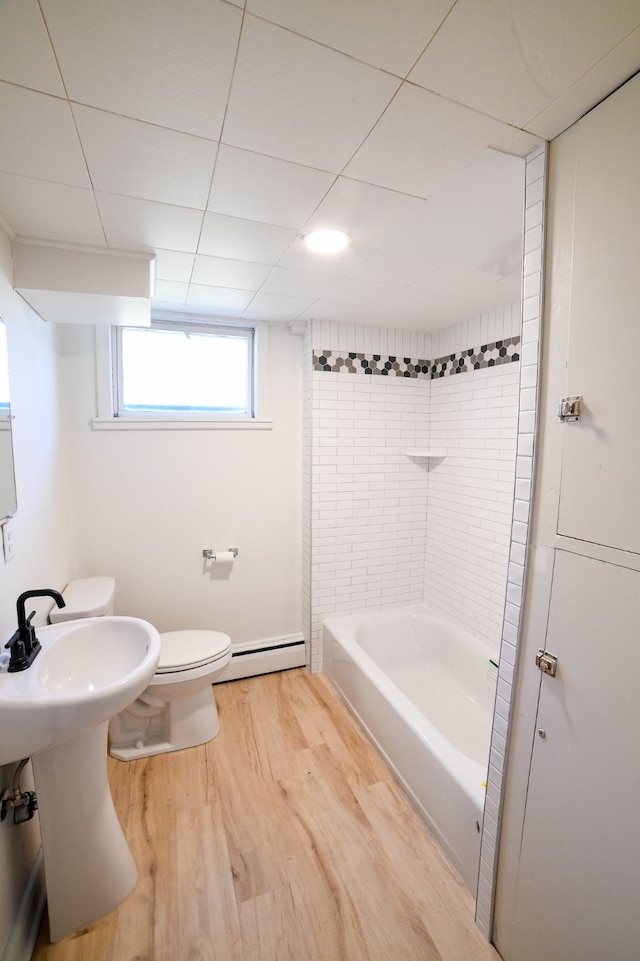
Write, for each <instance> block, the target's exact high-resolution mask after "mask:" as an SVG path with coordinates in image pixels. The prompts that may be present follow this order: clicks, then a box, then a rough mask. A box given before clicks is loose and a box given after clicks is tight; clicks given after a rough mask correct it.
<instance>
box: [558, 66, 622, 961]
mask: <svg viewBox="0 0 640 961" xmlns="http://www.w3.org/2000/svg"><path fill="white" fill-rule="evenodd" d="M639 116H640V76H637V77H635V78H634V79H633V80H631V81H629V83H627V84H626V86H625V87H623V88H622V89H621V90H619V91H618V92H617V93H615V94H613V96H612V97H610V98H609V99H608V100H606V101H605V102H604V103H603V104H601V105H600V106H599V107H597V108H596V109H595V110H594V111H593V112H592V113H591V114H589V115H588V116H586V117H585V118H584V119H583V120H581V121H580V125H579V129H578V138H579V139H578V159H577V168H576V172H575V177H576V181H575V182H576V193H575V224H574V236H573V269H572V294H571V327H570V341H569V357H568V363H569V368H568V375H569V376H568V385H569V394H570V395H576V394H577V395H582V396H583V397H584V404H585V408H586V409H585V412H584V416H583V418H582V420H581V421H579V422H575V423H565V424H563V425H562V431H563V454H562V487H561V492H560V511H559V516H558V533H560V534H565V535H567V536H569V537H574V538H578V539H579V540H582V541H587V542H591V543H595V544H604V545H606V546H609V547H614V548H618V549H620V550H625V551H632V552H634V553H640V498H639V496H638V490H640V476H639V475H640V122H638V117H639ZM560 399H561V398H560V397H558V398H557V401H560ZM639 956H640V954H639Z"/></svg>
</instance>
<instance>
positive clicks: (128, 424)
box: [91, 415, 273, 430]
mask: <svg viewBox="0 0 640 961" xmlns="http://www.w3.org/2000/svg"><path fill="white" fill-rule="evenodd" d="M91 426H92V428H93V430H273V421H272V420H257V419H256V418H251V419H247V420H239V419H238V420H232V419H226V420H225V419H224V418H221V417H190V418H189V417H156V416H153V415H151V416H149V417H136V416H133V417H94V418H93V420H92V421H91Z"/></svg>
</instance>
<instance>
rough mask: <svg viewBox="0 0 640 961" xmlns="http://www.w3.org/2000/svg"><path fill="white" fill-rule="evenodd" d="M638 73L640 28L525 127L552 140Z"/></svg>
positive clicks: (639, 67)
mask: <svg viewBox="0 0 640 961" xmlns="http://www.w3.org/2000/svg"><path fill="white" fill-rule="evenodd" d="M638 70H640V27H639V28H638V29H636V30H634V31H633V33H631V34H629V36H628V37H627V38H626V39H625V40H623V41H622V43H620V44H618V46H617V47H616V48H615V49H614V50H612V51H611V53H609V54H608V55H607V56H606V57H603V59H602V60H601V61H600V62H599V63H597V64H596V65H595V67H593V69H591V70H589V71H588V73H586V74H585V75H584V76H583V77H581V78H580V79H579V80H578V81H576V83H575V84H574V85H573V86H572V87H570V88H569V89H568V90H567V91H566V92H565V93H563V94H562V95H561V96H560V97H558V99H557V100H554V102H553V103H552V104H551V106H549V107H547V108H546V110H543V111H542V113H540V114H539V115H538V116H537V117H535V118H534V119H533V120H531V121H530V122H529V123H528V124H527V128H528V129H529V130H531V131H534V132H535V133H536V134H537V135H538V137H543V138H544V139H546V140H553V139H554V137H557V136H559V134H561V133H562V131H563V130H566V129H567V127H569V126H570V125H571V124H572V123H574V122H575V121H576V119H577V118H578V117H582V116H583V115H584V114H585V113H586V112H587V111H588V110H590V109H591V108H592V107H593V105H594V104H596V103H600V101H601V100H603V99H604V98H605V97H606V96H608V94H609V93H610V91H611V90H615V89H616V88H617V87H619V86H620V84H622V83H624V82H625V80H627V78H628V77H631V76H633V74H635V73H637V72H638Z"/></svg>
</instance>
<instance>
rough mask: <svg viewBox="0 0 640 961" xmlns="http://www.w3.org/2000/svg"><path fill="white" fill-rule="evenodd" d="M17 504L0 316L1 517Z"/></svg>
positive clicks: (4, 331)
mask: <svg viewBox="0 0 640 961" xmlns="http://www.w3.org/2000/svg"><path fill="white" fill-rule="evenodd" d="M17 506H18V501H17V497H16V482H15V473H14V469H13V442H12V438H11V401H10V397H9V359H8V351H7V329H6V327H5V325H4V322H3V320H2V318H1V317H0V518H2V517H7V516H8V515H10V514H15V512H16V509H17Z"/></svg>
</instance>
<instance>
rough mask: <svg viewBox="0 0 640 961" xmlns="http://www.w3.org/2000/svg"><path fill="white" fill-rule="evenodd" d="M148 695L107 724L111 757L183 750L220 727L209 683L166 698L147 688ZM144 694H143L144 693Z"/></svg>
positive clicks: (131, 757)
mask: <svg viewBox="0 0 640 961" xmlns="http://www.w3.org/2000/svg"><path fill="white" fill-rule="evenodd" d="M145 693H148V694H151V697H149V698H148V699H147V701H142V700H140V699H139V700H138V701H136V702H134V704H132V705H131V706H130V707H129V708H127V709H126V710H125V711H122V712H121V713H120V714H119V715H117V717H115V718H112V720H111V722H110V724H109V734H110V736H111V743H110V747H109V753H110V755H111V757H115V758H118V760H120V761H134V760H137V759H138V758H143V757H152V756H153V755H155V754H167V753H168V752H170V751H183V750H185V749H186V748H190V747H196V746H197V745H198V744H206V743H207V741H211V740H212V739H213V738H214V737H215V736H216V735H217V734H218V733H219V731H220V719H219V718H218V709H217V707H216V702H215V698H214V696H213V688H212V686H211V684H207V685H206V687H204V688H201V689H200V690H198V691H193V690H192V691H190V692H188V693H186V694H184V695H182V696H175V695H174V696H172V697H171V698H168V699H167V700H164V699H163V698H162V695H161V694H159V695H157V694H156V692H155V690H154V689H153V687H152V688H150V689H149V688H148V689H147V692H145ZM143 696H144V695H143Z"/></svg>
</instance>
